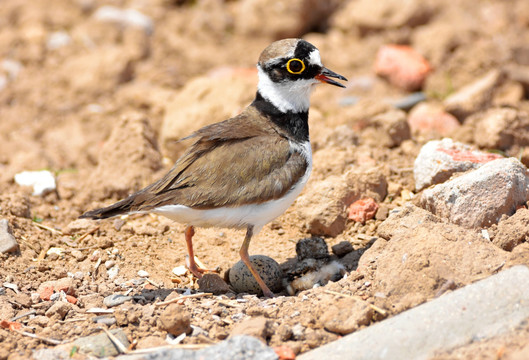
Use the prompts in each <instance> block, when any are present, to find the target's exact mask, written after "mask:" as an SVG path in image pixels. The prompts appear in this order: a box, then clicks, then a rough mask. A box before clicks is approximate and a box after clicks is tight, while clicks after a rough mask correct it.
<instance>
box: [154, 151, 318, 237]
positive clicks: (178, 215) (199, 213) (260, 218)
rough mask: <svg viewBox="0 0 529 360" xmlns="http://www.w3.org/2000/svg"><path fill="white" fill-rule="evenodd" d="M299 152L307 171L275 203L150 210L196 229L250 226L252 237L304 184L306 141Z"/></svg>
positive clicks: (307, 175)
mask: <svg viewBox="0 0 529 360" xmlns="http://www.w3.org/2000/svg"><path fill="white" fill-rule="evenodd" d="M293 146H299V147H300V148H301V150H302V151H301V153H302V154H303V155H304V156H305V158H306V159H307V163H308V166H307V170H306V171H305V174H304V175H303V177H302V178H301V179H300V181H299V182H298V183H297V184H296V185H295V186H294V187H293V188H292V189H290V191H289V192H287V193H286V194H285V196H284V197H282V198H281V199H277V200H271V201H267V202H264V203H260V204H252V205H243V206H238V207H220V208H216V209H207V210H203V209H193V208H190V207H188V206H184V205H164V206H160V207H159V208H156V209H154V210H151V212H153V213H155V214H160V215H163V216H165V217H167V218H169V219H171V220H174V221H177V222H179V223H183V224H187V225H193V226H197V227H212V226H213V227H226V228H245V227H248V226H249V225H253V227H254V234H255V233H257V232H258V231H259V230H260V229H261V228H262V227H263V226H264V225H266V224H268V223H269V222H270V221H272V220H274V219H275V218H277V217H278V216H280V215H281V214H283V213H284V212H285V211H286V210H287V209H288V207H289V206H290V205H291V204H292V203H293V202H294V200H295V199H296V197H297V196H298V195H299V193H300V192H301V190H302V189H303V187H304V186H305V184H306V183H307V181H308V179H309V176H310V173H311V170H312V152H311V148H310V142H307V143H305V144H303V145H302V146H300V145H293Z"/></svg>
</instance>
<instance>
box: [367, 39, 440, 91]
mask: <svg viewBox="0 0 529 360" xmlns="http://www.w3.org/2000/svg"><path fill="white" fill-rule="evenodd" d="M431 71H432V68H431V66H430V64H429V63H428V61H426V59H425V58H424V57H422V56H421V55H420V54H419V53H418V52H416V51H415V50H414V49H413V48H411V47H409V46H407V45H384V46H382V47H381V48H380V49H379V50H378V53H377V55H376V59H375V73H376V74H377V75H379V76H382V77H385V78H387V79H388V81H389V82H390V83H391V84H392V85H395V86H397V87H399V88H401V89H404V90H407V91H415V90H419V89H421V88H422V85H423V83H424V81H425V80H426V77H427V76H428V74H429V73H430V72H431Z"/></svg>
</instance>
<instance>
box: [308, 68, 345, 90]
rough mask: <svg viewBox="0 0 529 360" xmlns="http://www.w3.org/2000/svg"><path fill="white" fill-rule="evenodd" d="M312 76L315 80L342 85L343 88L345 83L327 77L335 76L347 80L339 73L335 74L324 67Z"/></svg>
mask: <svg viewBox="0 0 529 360" xmlns="http://www.w3.org/2000/svg"><path fill="white" fill-rule="evenodd" d="M314 78H315V79H316V80H318V81H321V82H322V83H327V84H331V85H336V86H339V87H343V88H344V87H345V85H343V84H340V83H339V82H338V81H335V80H333V79H329V78H336V79H340V80H344V81H347V79H346V78H345V77H344V76H342V75H340V74H337V73H335V72H334V71H331V70H329V69H327V68H325V67H324V68H323V69H322V70H321V72H320V73H319V74H318V75H316V76H315V77H314Z"/></svg>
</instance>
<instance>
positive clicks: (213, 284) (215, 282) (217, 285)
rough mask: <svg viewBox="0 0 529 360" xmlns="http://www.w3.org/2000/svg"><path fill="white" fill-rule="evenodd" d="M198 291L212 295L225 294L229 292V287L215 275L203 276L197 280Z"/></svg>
mask: <svg viewBox="0 0 529 360" xmlns="http://www.w3.org/2000/svg"><path fill="white" fill-rule="evenodd" d="M198 289H199V290H200V291H203V292H210V293H213V294H214V295H220V294H225V293H227V292H228V291H230V287H229V285H228V284H226V281H224V280H223V279H222V278H221V277H220V276H219V275H217V274H204V275H203V276H202V278H200V279H199V280H198Z"/></svg>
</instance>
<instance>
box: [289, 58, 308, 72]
mask: <svg viewBox="0 0 529 360" xmlns="http://www.w3.org/2000/svg"><path fill="white" fill-rule="evenodd" d="M292 61H296V62H299V63H301V70H299V71H292V70H291V69H290V63H291V62H292ZM287 71H288V72H289V73H291V74H301V73H302V72H303V71H305V63H304V62H303V60H300V59H296V58H294V59H290V60H288V62H287Z"/></svg>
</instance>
